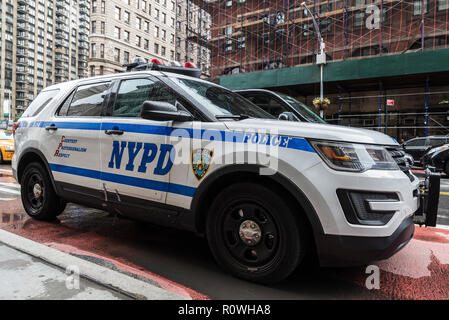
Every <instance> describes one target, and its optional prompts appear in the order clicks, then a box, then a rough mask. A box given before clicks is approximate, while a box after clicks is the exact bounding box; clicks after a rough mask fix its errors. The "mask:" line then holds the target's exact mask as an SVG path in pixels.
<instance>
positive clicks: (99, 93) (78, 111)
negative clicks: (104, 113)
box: [58, 82, 110, 117]
mask: <svg viewBox="0 0 449 320" xmlns="http://www.w3.org/2000/svg"><path fill="white" fill-rule="evenodd" d="M109 86H110V82H107V83H96V84H89V85H84V86H79V87H78V89H77V90H76V92H75V93H74V94H72V95H73V98H72V99H70V98H71V96H72V95H71V96H70V97H69V98H68V99H67V100H66V102H65V103H64V105H63V106H62V108H61V109H60V111H59V113H58V114H59V115H60V116H68V117H95V116H100V115H101V110H102V108H103V102H104V98H105V97H106V94H107V93H108V90H109ZM69 101H70V105H68V103H69Z"/></svg>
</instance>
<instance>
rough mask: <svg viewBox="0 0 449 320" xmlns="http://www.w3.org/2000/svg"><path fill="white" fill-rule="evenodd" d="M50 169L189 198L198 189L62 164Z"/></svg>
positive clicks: (51, 164)
mask: <svg viewBox="0 0 449 320" xmlns="http://www.w3.org/2000/svg"><path fill="white" fill-rule="evenodd" d="M50 169H51V170H52V171H56V172H62V173H67V174H73V175H76V176H81V177H87V178H92V179H97V180H103V181H110V182H115V183H120V184H125V185H128V186H133V187H139V188H145V189H151V190H157V191H163V192H169V193H175V194H180V195H183V196H187V197H193V195H194V193H195V191H196V188H194V187H190V186H185V185H181V184H176V183H169V182H164V181H156V180H150V179H144V178H137V177H130V176H126V175H122V174H116V173H109V172H101V171H97V170H91V169H84V168H78V167H72V166H65V165H61V164H55V163H50Z"/></svg>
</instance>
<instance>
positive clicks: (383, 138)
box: [225, 118, 398, 146]
mask: <svg viewBox="0 0 449 320" xmlns="http://www.w3.org/2000/svg"><path fill="white" fill-rule="evenodd" d="M225 125H226V127H228V128H229V130H234V131H248V130H249V131H256V130H258V129H259V130H260V129H263V130H268V131H269V130H277V133H278V134H279V135H285V136H291V137H301V138H312V139H321V140H335V141H346V142H354V143H366V144H379V145H392V146H396V145H398V142H397V141H396V140H395V139H393V138H392V137H390V136H387V135H386V134H383V133H380V132H377V131H374V130H367V129H359V128H351V127H344V126H338V125H331V124H319V123H308V122H296V121H281V120H270V119H253V118H250V119H245V120H241V121H229V122H225Z"/></svg>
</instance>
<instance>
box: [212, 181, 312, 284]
mask: <svg viewBox="0 0 449 320" xmlns="http://www.w3.org/2000/svg"><path fill="white" fill-rule="evenodd" d="M296 211H299V210H294V209H293V206H291V205H289V204H288V202H287V201H286V199H283V198H282V197H281V196H280V195H278V194H277V193H276V192H273V191H272V190H270V189H268V188H267V187H265V186H262V185H259V184H256V183H237V184H234V185H231V186H228V187H227V188H225V189H224V190H223V191H222V192H220V193H219V194H218V196H217V197H216V198H215V199H214V200H213V203H212V205H211V207H210V208H209V212H208V216H207V221H206V235H207V239H208V242H209V247H210V249H211V251H212V254H213V255H214V257H215V260H216V261H217V262H218V264H219V265H220V266H222V267H223V268H224V269H225V270H227V271H228V272H230V273H231V274H233V275H235V276H237V277H239V278H242V279H245V280H250V281H253V282H258V283H263V284H274V283H277V282H279V281H281V280H283V279H285V278H287V277H288V276H289V275H290V274H291V273H292V272H293V271H294V270H295V269H296V268H297V267H298V265H299V264H300V263H301V262H302V260H303V258H304V256H305V253H306V249H307V247H308V245H307V240H306V232H305V231H306V230H305V229H304V228H305V224H304V223H302V222H301V219H300V217H298V215H299V214H300V213H299V212H296ZM247 221H249V222H248V223H246V222H247ZM252 222H255V224H252V225H251V223H252ZM248 225H249V226H250V228H251V229H250V230H249V233H245V232H247V230H248V229H247V226H248ZM254 230H256V232H255V233H254V232H253V231H254ZM241 232H242V235H241ZM251 232H253V233H252V234H251ZM247 236H249V237H247ZM259 239H260V240H259ZM257 241H258V242H257ZM248 242H250V243H251V244H248Z"/></svg>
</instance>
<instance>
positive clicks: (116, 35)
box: [114, 27, 120, 39]
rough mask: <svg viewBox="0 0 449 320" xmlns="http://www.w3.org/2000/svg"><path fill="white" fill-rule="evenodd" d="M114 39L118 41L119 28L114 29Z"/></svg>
mask: <svg viewBox="0 0 449 320" xmlns="http://www.w3.org/2000/svg"><path fill="white" fill-rule="evenodd" d="M114 37H115V38H116V39H120V28H119V27H114Z"/></svg>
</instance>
